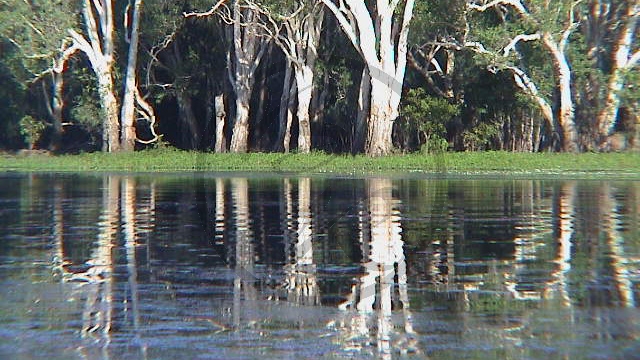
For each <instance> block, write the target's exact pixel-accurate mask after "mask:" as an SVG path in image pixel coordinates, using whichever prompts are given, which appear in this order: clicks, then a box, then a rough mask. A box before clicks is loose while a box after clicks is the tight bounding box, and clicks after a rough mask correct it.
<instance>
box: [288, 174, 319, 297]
mask: <svg viewBox="0 0 640 360" xmlns="http://www.w3.org/2000/svg"><path fill="white" fill-rule="evenodd" d="M284 189H285V192H287V194H286V195H285V199H287V206H286V209H287V218H288V219H287V221H286V223H287V224H290V225H292V224H293V221H292V219H291V218H292V217H293V213H292V207H293V206H291V202H290V200H291V193H290V191H291V185H290V181H289V179H285V186H284ZM297 203H298V217H297V225H298V227H297V231H296V237H295V239H294V240H293V239H290V238H289V237H285V242H286V243H287V244H286V246H285V249H286V250H287V253H288V256H287V260H288V263H287V264H286V265H285V268H284V271H285V274H286V288H287V300H288V301H290V302H293V303H295V304H299V305H319V304H320V294H319V292H318V283H317V280H316V266H315V264H314V262H313V226H312V213H311V179H310V178H300V179H298V201H297ZM291 232H292V231H291V230H290V229H289V230H287V233H291ZM292 240H293V241H292Z"/></svg>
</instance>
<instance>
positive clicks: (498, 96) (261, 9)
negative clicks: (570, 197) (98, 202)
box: [0, 0, 640, 156]
mask: <svg viewBox="0 0 640 360" xmlns="http://www.w3.org/2000/svg"><path fill="white" fill-rule="evenodd" d="M639 19H640V1H638V0H634V1H622V0H609V1H604V0H603V1H597V0H558V1H542V0H452V1H443V0H421V1H415V0H365V1H363V0H197V1H179V2H176V1H169V0H144V1H143V0H72V1H55V0H50V1H44V0H29V1H24V0H0V82H1V83H2V86H0V130H1V131H0V148H3V149H17V148H21V147H28V148H47V149H49V150H53V151H59V152H67V151H78V150H102V151H106V152H115V151H132V150H134V149H141V148H145V147H148V146H164V144H167V143H169V144H171V145H173V146H176V147H180V148H184V149H193V150H201V151H215V152H227V151H230V152H236V153H243V152H249V151H281V152H289V151H292V150H295V151H297V152H302V153H306V152H310V151H313V150H321V151H327V152H364V153H366V154H369V155H371V156H379V155H386V154H389V153H392V152H396V151H417V150H423V151H427V152H430V151H442V150H458V151H460V150H465V151H469V150H484V149H496V150H509V151H530V152H534V151H543V150H551V151H566V152H578V151H594V150H595V151H611V150H621V149H631V148H638V147H640V120H639V117H638V108H639V106H638V104H639V101H638V99H639V96H638V94H639V93H640V92H639V91H638V89H637V79H638V63H639V62H640V49H639V47H638V45H637V43H639V42H638V41H637V39H636V38H637V36H638V32H639V31H640V30H639V29H638V21H639Z"/></svg>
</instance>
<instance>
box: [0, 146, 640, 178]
mask: <svg viewBox="0 0 640 360" xmlns="http://www.w3.org/2000/svg"><path fill="white" fill-rule="evenodd" d="M0 171H62V172H87V171H100V172H111V171H117V172H120V171H127V172H129V171H134V172H176V171H177V172H179V171H243V172H244V171H258V172H292V173H308V174H310V173H339V174H370V173H380V172H383V173H390V172H425V173H452V174H456V173H514V174H540V175H544V174H558V175H563V174H572V175H616V176H623V177H631V178H640V154H638V153H610V154H595V153H586V154H549V153H544V154H526V153H507V152H477V153H443V154H436V155H419V154H410V155H394V156H388V157H381V158H369V157H366V156H362V155H358V156H349V155H327V154H323V153H312V154H307V155H303V154H274V153H269V154H266V153H254V154H208V153H196V152H186V151H178V150H170V149H164V150H148V151H141V152H136V153H118V154H103V153H91V154H80V155H63V156H47V155H32V156H24V157H20V156H10V155H4V156H1V157H0Z"/></svg>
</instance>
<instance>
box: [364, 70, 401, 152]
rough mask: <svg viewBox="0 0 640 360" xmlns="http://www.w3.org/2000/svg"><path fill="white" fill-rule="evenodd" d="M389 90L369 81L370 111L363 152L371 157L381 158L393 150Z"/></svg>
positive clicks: (374, 81) (391, 111)
mask: <svg viewBox="0 0 640 360" xmlns="http://www.w3.org/2000/svg"><path fill="white" fill-rule="evenodd" d="M391 92H392V91H391V89H389V87H388V86H386V85H384V84H380V82H378V81H377V80H376V79H372V81H371V109H370V111H369V125H368V127H367V138H366V142H365V152H366V153H367V154H368V155H371V156H382V155H386V154H389V153H390V152H391V151H392V150H393V143H392V140H391V139H392V138H391V135H392V132H393V122H394V120H395V117H396V116H395V115H394V114H393V112H394V109H393V108H392V104H391V103H390V98H391V96H392V94H391Z"/></svg>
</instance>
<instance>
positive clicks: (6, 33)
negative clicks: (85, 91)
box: [0, 0, 78, 148]
mask: <svg viewBox="0 0 640 360" xmlns="http://www.w3.org/2000/svg"><path fill="white" fill-rule="evenodd" d="M75 9H76V4H75V3H74V2H69V1H38V2H33V1H23V0H2V1H0V39H2V40H3V41H4V42H6V43H7V46H6V47H5V46H3V47H4V49H5V50H8V51H7V52H6V53H5V54H8V55H5V56H3V59H2V60H1V61H3V62H4V63H5V66H7V69H10V71H11V72H12V76H13V78H14V79H16V80H17V81H18V82H19V83H21V84H23V86H25V87H28V86H31V85H33V84H35V83H38V82H40V83H41V84H42V87H43V88H42V89H43V94H44V96H45V101H46V108H47V111H48V114H49V117H50V118H51V123H52V128H53V138H52V144H51V145H52V147H53V148H57V147H58V145H59V144H58V142H59V140H60V136H61V134H62V127H63V107H64V97H63V90H64V77H63V72H64V71H65V69H66V63H67V61H68V60H69V58H70V57H71V56H72V55H73V54H74V53H75V52H76V51H77V50H78V49H77V47H75V46H74V45H73V44H72V42H71V41H70V39H69V35H68V33H67V29H68V28H73V27H76V25H77V19H76V16H75V15H74V13H75Z"/></svg>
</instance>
